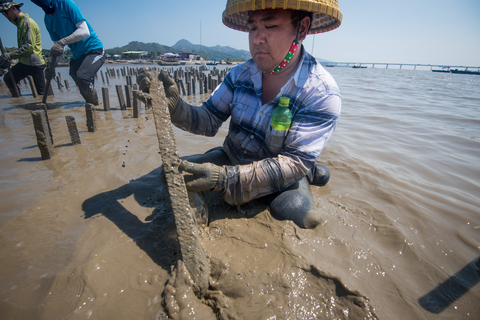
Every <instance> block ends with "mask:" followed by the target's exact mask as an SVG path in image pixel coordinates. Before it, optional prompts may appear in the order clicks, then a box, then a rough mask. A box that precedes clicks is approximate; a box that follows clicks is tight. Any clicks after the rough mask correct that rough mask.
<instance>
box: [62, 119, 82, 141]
mask: <svg viewBox="0 0 480 320" xmlns="http://www.w3.org/2000/svg"><path fill="white" fill-rule="evenodd" d="M65 120H67V127H68V133H69V134H70V140H72V144H73V145H76V144H81V143H82V142H81V141H80V136H79V135H78V129H77V123H76V122H75V118H74V117H73V116H65Z"/></svg>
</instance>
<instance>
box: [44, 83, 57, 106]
mask: <svg viewBox="0 0 480 320" xmlns="http://www.w3.org/2000/svg"><path fill="white" fill-rule="evenodd" d="M45 90H46V92H45V94H46V95H47V96H55V94H53V88H52V83H51V82H50V83H48V86H47V87H45ZM45 94H44V95H43V96H44V97H45ZM45 103H46V101H45Z"/></svg>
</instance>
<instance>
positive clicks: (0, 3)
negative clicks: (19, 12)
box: [0, 0, 23, 12]
mask: <svg viewBox="0 0 480 320" xmlns="http://www.w3.org/2000/svg"><path fill="white" fill-rule="evenodd" d="M21 6H23V3H15V2H13V1H6V0H0V12H3V11H7V10H8V9H10V8H11V7H19V8H20V7H21Z"/></svg>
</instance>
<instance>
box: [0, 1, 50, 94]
mask: <svg viewBox="0 0 480 320" xmlns="http://www.w3.org/2000/svg"><path fill="white" fill-rule="evenodd" d="M22 5H23V3H15V2H12V1H6V0H0V11H1V12H2V14H3V15H4V16H5V17H6V18H7V19H8V20H9V21H10V22H12V23H13V24H14V25H15V26H17V30H18V31H17V45H18V49H17V50H15V51H14V52H10V53H5V54H4V55H2V56H0V68H8V66H9V63H10V60H11V59H18V63H17V64H16V65H14V66H13V67H12V68H11V71H10V72H11V73H12V74H13V77H14V79H15V83H12V81H11V76H10V74H9V73H7V74H6V75H5V77H4V81H5V83H6V84H7V87H8V89H9V90H10V92H11V93H12V95H14V92H15V89H14V86H16V85H17V83H18V82H19V81H20V80H22V79H24V78H26V77H28V76H32V78H33V82H34V83H35V88H36V89H37V93H38V94H40V95H42V94H43V91H44V89H45V77H44V75H43V70H44V69H45V61H44V60H43V57H42V39H41V36H40V28H39V27H38V25H37V24H36V23H35V21H33V19H32V18H30V17H29V16H28V14H26V13H23V12H22V11H21V10H20V7H21V6H22ZM17 88H18V86H17ZM18 92H20V88H18Z"/></svg>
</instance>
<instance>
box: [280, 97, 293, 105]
mask: <svg viewBox="0 0 480 320" xmlns="http://www.w3.org/2000/svg"><path fill="white" fill-rule="evenodd" d="M289 104H290V98H289V97H280V102H279V103H278V105H279V106H280V107H288V105H289Z"/></svg>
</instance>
